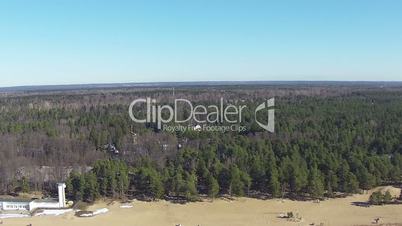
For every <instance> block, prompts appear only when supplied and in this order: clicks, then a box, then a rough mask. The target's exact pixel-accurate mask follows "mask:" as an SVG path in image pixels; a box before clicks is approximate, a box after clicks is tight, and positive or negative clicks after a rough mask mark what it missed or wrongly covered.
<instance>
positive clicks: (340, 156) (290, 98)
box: [0, 85, 402, 201]
mask: <svg viewBox="0 0 402 226" xmlns="http://www.w3.org/2000/svg"><path fill="white" fill-rule="evenodd" d="M145 97H152V98H155V99H157V100H158V102H160V103H165V104H171V103H172V100H173V99H174V98H186V99H189V100H191V101H193V102H195V103H197V104H211V103H212V104H215V103H217V102H218V101H219V100H220V98H224V100H225V104H228V103H233V104H236V103H239V102H241V103H242V104H245V105H248V106H256V104H258V103H261V102H262V101H264V100H266V99H269V98H271V97H275V98H276V99H275V111H276V112H275V117H276V118H275V119H276V124H275V126H276V129H275V133H269V132H266V131H264V130H262V129H261V128H259V127H258V126H257V125H256V124H255V122H254V116H253V112H252V111H248V110H246V111H245V112H244V115H243V120H244V121H243V124H244V125H245V126H246V128H247V129H246V130H245V131H241V132H232V131H230V132H224V133H222V132H206V131H186V132H166V131H162V130H158V129H157V128H156V125H154V124H152V123H147V124H137V123H133V122H132V120H131V119H130V118H129V115H128V106H129V104H130V102H131V101H132V100H134V99H136V98H145ZM139 111H140V110H139ZM142 113H143V112H139V114H142ZM180 113H181V114H186V112H185V111H184V110H183V111H182V112H180ZM261 118H264V116H261ZM261 120H262V119H261ZM401 176H402V87H392V88H383V87H376V86H340V85H325V86H323V85H316V86H297V85H293V86H285V85H281V86H279V85H277V86H218V87H216V86H206V87H180V88H176V89H175V90H174V91H173V90H172V89H171V88H143V89H141V88H127V89H110V90H108V89H104V90H89V91H88V90H87V91H60V92H55V91H52V92H50V91H47V92H32V93H6V94H2V95H1V96H0V193H3V194H6V193H7V194H10V193H14V192H18V191H25V192H28V191H32V190H40V191H44V192H45V193H49V192H52V191H53V189H54V186H53V185H54V183H55V182H57V181H66V183H67V191H68V196H69V198H70V199H73V200H84V201H93V200H95V199H96V198H99V197H115V198H129V197H142V198H147V199H159V198H166V199H180V200H197V199H198V198H199V197H200V196H209V197H212V198H214V197H217V196H219V195H224V194H228V195H233V196H250V197H266V198H270V197H281V196H287V197H292V198H300V197H304V198H321V197H324V196H328V197H331V196H335V195H337V194H340V193H342V194H346V193H356V192H359V191H360V190H366V189H370V188H372V187H373V186H376V185H381V184H398V183H400V182H401Z"/></svg>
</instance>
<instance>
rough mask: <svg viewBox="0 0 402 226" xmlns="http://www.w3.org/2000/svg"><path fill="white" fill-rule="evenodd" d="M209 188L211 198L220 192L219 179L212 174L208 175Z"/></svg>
mask: <svg viewBox="0 0 402 226" xmlns="http://www.w3.org/2000/svg"><path fill="white" fill-rule="evenodd" d="M207 189H208V196H209V197H210V198H215V197H216V196H217V195H218V194H219V184H218V181H217V180H216V179H215V178H214V177H213V175H211V174H209V175H208V182H207Z"/></svg>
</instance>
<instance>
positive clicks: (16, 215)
mask: <svg viewBox="0 0 402 226" xmlns="http://www.w3.org/2000/svg"><path fill="white" fill-rule="evenodd" d="M21 217H30V215H29V214H19V213H4V214H0V219H6V218H21Z"/></svg>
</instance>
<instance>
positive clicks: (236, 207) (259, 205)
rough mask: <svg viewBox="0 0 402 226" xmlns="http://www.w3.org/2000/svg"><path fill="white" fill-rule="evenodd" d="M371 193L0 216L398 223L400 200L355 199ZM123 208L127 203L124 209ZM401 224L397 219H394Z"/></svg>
mask: <svg viewBox="0 0 402 226" xmlns="http://www.w3.org/2000/svg"><path fill="white" fill-rule="evenodd" d="M368 197H369V194H360V195H354V196H350V197H347V198H339V199H330V200H326V201H321V202H319V203H316V202H312V201H306V202H301V201H291V200H283V201H282V200H280V199H275V200H257V199H250V198H238V199H235V200H232V201H231V200H224V199H217V200H214V201H213V202H211V201H204V202H195V203H188V204H173V203H170V202H167V201H157V202H142V201H133V202H132V203H131V205H132V208H127V206H122V204H121V203H119V202H114V203H113V204H109V205H108V204H107V203H106V202H98V203H96V204H95V205H92V206H90V207H89V210H97V209H101V208H107V209H108V210H109V211H108V212H107V213H104V214H100V215H98V216H95V217H90V218H78V217H75V216H74V213H72V212H70V213H66V214H64V215H61V216H36V217H30V218H14V219H3V225H10V226H11V225H19V226H25V225H28V224H32V226H75V225H80V226H83V225H85V226H111V225H113V226H165V225H166V226H175V225H177V224H181V225H182V226H197V225H200V226H244V225H250V226H252V225H256V226H257V225H270V226H273V225H278V226H279V225H280V226H282V225H283V226H287V225H297V226H299V225H312V223H314V224H315V225H320V223H323V225H325V226H351V225H372V224H373V220H374V219H375V218H380V221H379V225H381V224H384V225H385V224H387V223H392V225H397V223H401V224H400V225H402V205H386V206H371V207H362V206H356V205H354V204H353V203H354V202H365V201H367V200H368ZM124 207H125V208H124ZM290 211H293V213H295V214H297V215H298V216H299V217H301V221H299V222H294V221H290V220H288V219H282V218H279V217H278V216H279V215H280V214H282V213H287V212H290ZM398 225H399V224H398Z"/></svg>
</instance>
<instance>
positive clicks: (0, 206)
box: [0, 183, 66, 211]
mask: <svg viewBox="0 0 402 226" xmlns="http://www.w3.org/2000/svg"><path fill="white" fill-rule="evenodd" d="M65 188H66V184H64V183H58V184H57V192H58V199H35V200H24V199H0V210H28V211H32V210H35V209H38V208H44V209H57V208H64V207H66V194H65Z"/></svg>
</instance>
